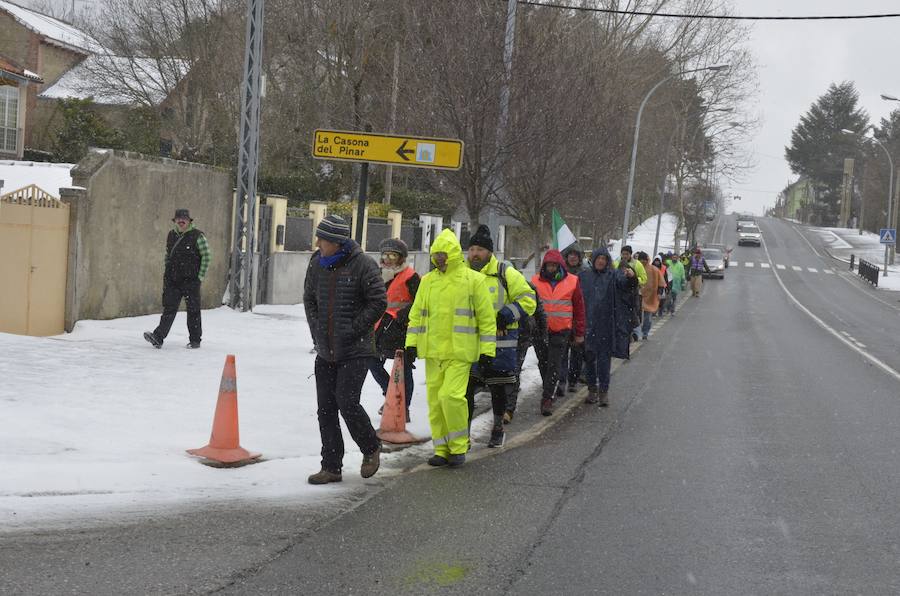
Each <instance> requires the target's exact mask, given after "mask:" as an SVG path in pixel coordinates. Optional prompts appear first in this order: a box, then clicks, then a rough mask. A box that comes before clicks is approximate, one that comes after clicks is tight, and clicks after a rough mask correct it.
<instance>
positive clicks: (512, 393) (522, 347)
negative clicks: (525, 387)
mask: <svg viewBox="0 0 900 596" xmlns="http://www.w3.org/2000/svg"><path fill="white" fill-rule="evenodd" d="M530 347H531V344H519V351H518V352H517V353H516V382H515V384H514V385H513V387H512V389H510V390H509V392H507V394H506V411H507V412H515V411H516V406H517V405H518V404H519V389H520V388H521V385H522V365H523V364H524V363H525V357H526V356H528V348H530Z"/></svg>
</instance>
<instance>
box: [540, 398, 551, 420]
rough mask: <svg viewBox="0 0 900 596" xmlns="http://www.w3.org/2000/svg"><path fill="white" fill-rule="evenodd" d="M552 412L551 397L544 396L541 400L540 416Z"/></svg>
mask: <svg viewBox="0 0 900 596" xmlns="http://www.w3.org/2000/svg"><path fill="white" fill-rule="evenodd" d="M552 413H553V399H551V398H549V397H545V398H544V399H542V400H541V416H549V415H550V414H552Z"/></svg>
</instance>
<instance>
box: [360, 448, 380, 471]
mask: <svg viewBox="0 0 900 596" xmlns="http://www.w3.org/2000/svg"><path fill="white" fill-rule="evenodd" d="M380 466H381V447H380V446H379V447H378V448H377V449H376V450H375V451H373V452H372V453H370V454H369V455H364V456H363V461H362V466H360V468H359V474H360V475H361V476H362V477H363V478H371V477H372V476H374V475H375V472H377V471H378V468H379V467H380Z"/></svg>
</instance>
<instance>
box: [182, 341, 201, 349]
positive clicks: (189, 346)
mask: <svg viewBox="0 0 900 596" xmlns="http://www.w3.org/2000/svg"><path fill="white" fill-rule="evenodd" d="M184 347H185V348H187V349H189V350H197V349H199V348H200V342H199V341H192V342H188V344H187V345H186V346H184Z"/></svg>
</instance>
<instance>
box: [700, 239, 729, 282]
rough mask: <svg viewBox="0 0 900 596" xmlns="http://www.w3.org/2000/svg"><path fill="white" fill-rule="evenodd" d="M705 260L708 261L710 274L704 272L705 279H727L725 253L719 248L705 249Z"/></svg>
mask: <svg viewBox="0 0 900 596" xmlns="http://www.w3.org/2000/svg"><path fill="white" fill-rule="evenodd" d="M703 258H704V259H706V266H707V267H709V272H705V271H704V272H703V277H704V278H710V277H717V278H719V279H725V253H723V252H722V251H721V250H719V249H718V248H708V247H707V248H704V249H703Z"/></svg>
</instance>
